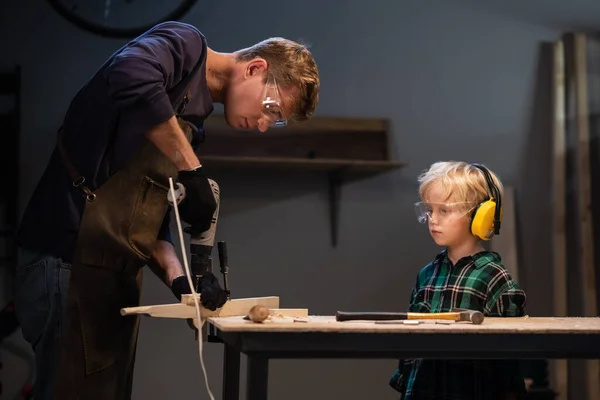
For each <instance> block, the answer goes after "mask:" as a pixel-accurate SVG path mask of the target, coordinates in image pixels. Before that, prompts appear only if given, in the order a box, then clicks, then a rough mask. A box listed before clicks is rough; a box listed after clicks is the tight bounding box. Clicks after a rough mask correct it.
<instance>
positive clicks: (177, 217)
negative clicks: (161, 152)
mask: <svg viewBox="0 0 600 400" xmlns="http://www.w3.org/2000/svg"><path fill="white" fill-rule="evenodd" d="M169 186H170V187H171V190H170V192H169V193H170V194H171V200H172V202H173V209H174V210H175V220H176V221H177V231H178V233H179V243H180V244H181V256H182V258H183V265H184V267H185V272H186V276H187V279H188V284H189V285H190V288H191V289H192V296H193V297H194V305H195V306H196V317H197V318H198V325H199V326H198V355H199V356H200V366H201V367H202V373H203V374H204V383H205V384H206V390H207V391H208V395H209V396H210V399H211V400H215V398H214V396H213V394H212V392H211V391H210V386H209V385H208V375H207V373H206V367H205V366H204V358H203V357H202V332H200V331H201V329H202V326H203V325H204V321H203V320H202V318H201V314H200V304H199V302H198V296H196V288H194V285H193V283H192V274H191V273H190V267H189V266H188V261H187V254H186V252H185V242H184V241H183V229H182V228H181V220H180V219H179V209H178V208H177V200H176V199H175V188H174V186H173V178H171V177H169Z"/></svg>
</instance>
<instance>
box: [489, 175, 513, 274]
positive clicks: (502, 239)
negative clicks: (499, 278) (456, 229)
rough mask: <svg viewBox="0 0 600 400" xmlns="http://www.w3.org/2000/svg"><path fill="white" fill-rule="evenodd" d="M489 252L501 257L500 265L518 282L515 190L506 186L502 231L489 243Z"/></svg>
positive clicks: (503, 200)
mask: <svg viewBox="0 0 600 400" xmlns="http://www.w3.org/2000/svg"><path fill="white" fill-rule="evenodd" d="M490 250H492V251H495V252H497V253H498V254H500V256H501V257H502V264H504V266H505V267H506V269H507V270H508V272H509V273H510V275H511V276H512V278H513V279H514V280H515V281H516V282H517V283H518V282H519V265H518V260H519V259H518V254H517V253H518V251H517V227H516V223H515V189H514V188H513V187H510V186H507V187H505V188H504V196H502V229H501V231H500V234H499V235H498V236H494V237H493V238H492V240H491V242H490Z"/></svg>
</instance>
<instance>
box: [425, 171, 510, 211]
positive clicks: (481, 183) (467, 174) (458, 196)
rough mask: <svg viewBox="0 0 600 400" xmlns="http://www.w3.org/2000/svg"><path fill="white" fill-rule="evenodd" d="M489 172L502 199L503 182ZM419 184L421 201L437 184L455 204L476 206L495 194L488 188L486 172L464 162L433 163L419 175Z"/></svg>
mask: <svg viewBox="0 0 600 400" xmlns="http://www.w3.org/2000/svg"><path fill="white" fill-rule="evenodd" d="M484 167H485V166H484ZM486 168H487V167H486ZM487 170H488V171H489V173H490V176H491V178H492V181H493V182H494V184H495V185H496V187H497V188H498V191H499V192H500V197H502V196H503V195H504V187H503V185H502V182H500V179H499V178H498V176H497V175H496V174H495V173H494V172H492V171H491V170H490V169H489V168H487ZM418 182H419V197H421V200H425V198H426V197H427V194H428V192H429V190H431V188H432V187H433V186H434V185H436V184H439V185H441V188H442V190H443V191H444V194H445V196H446V200H450V199H452V201H453V202H467V203H471V204H473V205H476V204H479V203H482V202H483V201H485V200H488V199H489V198H490V197H491V196H494V193H493V192H490V190H491V189H489V188H488V183H487V179H486V177H485V174H484V172H483V171H482V170H480V169H479V168H477V167H476V166H474V165H472V164H469V163H466V162H463V161H439V162H436V163H433V164H432V165H431V167H429V169H428V170H427V171H425V172H423V173H422V174H421V175H419V177H418ZM496 200H497V199H496Z"/></svg>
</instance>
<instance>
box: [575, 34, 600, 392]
mask: <svg viewBox="0 0 600 400" xmlns="http://www.w3.org/2000/svg"><path fill="white" fill-rule="evenodd" d="M574 46H575V48H574V50H575V54H574V56H575V60H574V66H575V71H574V72H575V91H576V95H575V96H576V97H575V103H576V107H577V108H576V118H577V148H576V154H577V189H578V191H577V192H578V193H577V198H578V202H577V211H578V213H577V214H578V226H579V229H580V236H579V237H580V240H581V242H580V243H579V245H580V250H581V259H580V268H581V270H582V271H581V274H582V275H581V276H582V295H583V315H585V316H593V315H597V309H596V277H595V273H594V243H593V228H592V226H593V220H592V211H591V201H592V200H591V180H590V143H589V140H590V133H589V111H588V92H587V72H586V71H587V66H586V64H587V63H586V37H585V35H584V34H575V35H574ZM586 383H587V393H588V399H595V400H598V399H600V384H599V383H600V362H599V361H598V360H588V361H586Z"/></svg>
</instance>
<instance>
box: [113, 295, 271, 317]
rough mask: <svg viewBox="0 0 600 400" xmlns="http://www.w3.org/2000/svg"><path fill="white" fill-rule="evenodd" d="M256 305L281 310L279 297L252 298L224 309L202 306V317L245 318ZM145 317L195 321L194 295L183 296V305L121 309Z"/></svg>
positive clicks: (234, 300) (244, 299)
mask: <svg viewBox="0 0 600 400" xmlns="http://www.w3.org/2000/svg"><path fill="white" fill-rule="evenodd" d="M255 305H263V306H265V307H267V308H279V297H277V296H270V297H250V298H243V299H232V300H229V301H227V302H226V303H225V304H224V305H223V307H221V308H219V309H217V310H215V311H211V310H208V309H206V308H204V307H202V305H201V304H200V317H201V318H208V317H229V316H235V315H241V316H245V315H247V314H248V311H249V310H250V309H251V308H252V307H254V306H255ZM134 314H139V315H144V316H148V317H155V318H182V319H195V318H196V316H197V314H196V307H195V305H194V300H193V297H192V295H185V294H184V295H183V296H182V297H181V303H175V304H159V305H150V306H139V307H125V308H122V309H121V315H123V316H127V315H134Z"/></svg>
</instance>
